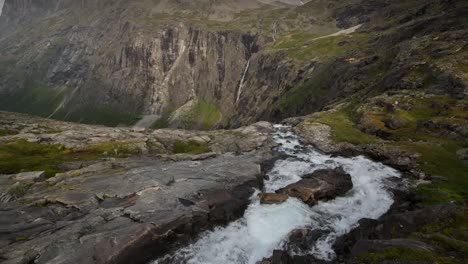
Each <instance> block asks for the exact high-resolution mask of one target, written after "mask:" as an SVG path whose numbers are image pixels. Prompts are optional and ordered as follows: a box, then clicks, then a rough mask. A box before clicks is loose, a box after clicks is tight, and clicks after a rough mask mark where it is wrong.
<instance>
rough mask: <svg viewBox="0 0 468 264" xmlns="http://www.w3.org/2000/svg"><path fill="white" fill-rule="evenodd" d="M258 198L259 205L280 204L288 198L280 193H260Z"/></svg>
mask: <svg viewBox="0 0 468 264" xmlns="http://www.w3.org/2000/svg"><path fill="white" fill-rule="evenodd" d="M258 196H259V197H260V203H261V204H281V203H284V202H286V200H288V196H287V195H286V194H281V193H261V194H259V195H258Z"/></svg>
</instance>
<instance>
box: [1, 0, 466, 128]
mask: <svg viewBox="0 0 468 264" xmlns="http://www.w3.org/2000/svg"><path fill="white" fill-rule="evenodd" d="M298 2H299V3H298ZM303 2H304V5H302V4H301V3H300V1H249V0H222V1H216V2H212V1H204V0H197V1H185V0H184V1H174V0H137V1H129V0H102V1H91V0H84V1H71V0H61V1H58V0H47V1H45V0H39V1H27V0H7V1H6V3H5V6H4V10H3V14H2V16H0V76H1V78H0V95H1V97H0V109H2V110H10V111H19V112H28V113H34V114H37V115H42V116H47V117H52V118H57V119H64V120H72V121H79V122H87V123H101V124H107V125H119V124H127V125H130V124H134V123H135V122H137V120H139V119H140V118H142V117H143V116H146V115H151V116H159V117H160V118H159V120H158V121H157V122H155V124H154V126H156V127H159V126H172V127H185V128H203V129H208V128H213V127H233V126H239V125H241V124H247V123H251V122H254V121H256V120H259V119H268V120H278V119H281V118H284V117H289V116H294V115H301V114H307V113H310V112H312V111H317V110H320V109H321V108H323V107H324V106H325V105H327V104H329V103H331V102H335V101H339V100H340V99H342V98H343V97H345V96H349V95H354V94H356V93H359V94H360V95H364V94H367V93H379V92H381V91H383V90H388V89H403V88H405V89H408V88H409V89H413V88H414V89H416V88H417V89H430V90H434V91H437V92H449V93H451V94H452V95H453V96H464V93H465V91H464V89H465V88H464V87H465V86H466V81H467V76H466V71H465V70H464V69H465V68H464V66H463V65H464V63H465V62H464V61H466V60H465V59H464V58H466V41H467V39H466V35H467V34H466V29H465V28H464V26H463V25H466V24H467V23H466V16H463V13H464V12H465V11H466V10H467V7H466V2H465V1H443V2H441V1H420V0H412V1H405V2H404V3H400V2H395V1H384V0H377V1H362V0H348V1H339V2H336V1H325V0H313V1H303ZM360 24H362V26H361V27H360V28H359V29H358V30H357V31H356V32H354V33H351V34H347V35H338V36H333V35H332V36H329V37H326V38H323V36H327V35H330V34H333V33H336V32H338V31H340V30H343V29H347V28H351V27H354V26H357V25H360ZM447 83H449V84H450V85H448V86H447V85H445V84H447Z"/></svg>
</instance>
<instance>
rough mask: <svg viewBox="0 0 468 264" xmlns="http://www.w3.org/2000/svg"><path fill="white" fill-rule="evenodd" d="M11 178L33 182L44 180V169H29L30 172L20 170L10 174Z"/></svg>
mask: <svg viewBox="0 0 468 264" xmlns="http://www.w3.org/2000/svg"><path fill="white" fill-rule="evenodd" d="M11 179H12V180H14V181H19V182H35V181H42V180H45V172H44V171H31V172H20V173H18V174H16V175H14V176H11Z"/></svg>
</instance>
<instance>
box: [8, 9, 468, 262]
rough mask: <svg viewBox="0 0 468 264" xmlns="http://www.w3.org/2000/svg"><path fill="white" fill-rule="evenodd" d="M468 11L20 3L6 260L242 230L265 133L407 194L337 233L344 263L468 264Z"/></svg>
mask: <svg viewBox="0 0 468 264" xmlns="http://www.w3.org/2000/svg"><path fill="white" fill-rule="evenodd" d="M0 2H1V1H0ZM466 13H468V3H467V2H466V1H461V0H460V1H456V0H443V1H440V0H431V1H422V0H410V1H389V0H372V1H364V0H346V1H326V0H310V1H295V0H280V1H274V0H271V1H270V0H257V1H253V0H221V1H205V0H195V1H193V0H192V1H188V0H178V1H176V0H133V1H130V0H100V1H94V0H83V1H72V0H47V1H46V0H35V1H30V0H5V4H4V6H3V10H2V14H1V16H0V110H6V111H11V112H0V174H1V175H0V202H1V203H0V227H1V228H0V234H1V237H0V245H1V248H2V249H1V250H0V261H6V262H7V263H8V261H9V262H11V263H31V262H32V261H36V262H38V263H67V261H68V263H75V262H76V261H77V260H78V259H79V260H80V261H82V262H92V261H95V262H98V263H128V262H129V260H132V261H134V262H136V263H143V262H145V261H147V260H149V259H151V258H153V257H155V256H157V255H161V254H165V253H167V252H171V250H173V249H177V248H180V246H182V245H185V244H186V243H187V242H189V241H191V239H193V238H194V237H195V235H197V234H198V233H199V232H201V231H204V230H207V229H210V228H212V227H213V226H218V225H223V224H225V223H227V222H229V221H232V220H234V219H236V218H238V217H239V216H241V215H242V213H243V211H244V210H245V208H246V206H247V204H248V203H249V201H248V199H247V198H248V197H249V196H250V195H251V193H252V187H256V188H259V187H261V185H262V182H263V181H262V176H264V173H263V172H264V171H265V170H267V169H268V168H269V166H270V164H269V163H271V160H270V158H272V155H273V154H274V152H272V150H271V148H272V146H273V144H272V138H273V135H272V131H273V130H272V125H271V124H270V123H268V122H258V121H259V120H267V121H269V122H282V123H284V124H289V125H291V126H292V130H293V131H294V132H295V133H296V134H298V135H299V136H300V138H301V140H302V141H303V142H304V143H306V144H311V145H313V146H314V147H315V148H317V149H319V150H321V151H322V152H324V153H329V154H331V155H340V156H356V155H365V156H368V157H370V158H372V159H374V160H377V161H381V162H382V163H384V164H387V165H390V166H392V167H393V168H396V169H398V170H399V171H401V172H402V174H403V181H396V182H395V186H396V185H398V186H399V185H402V184H403V183H408V184H407V187H408V188H406V189H405V191H402V190H401V189H398V188H396V187H395V186H390V187H389V188H390V189H392V192H393V196H394V198H395V203H394V205H393V206H392V208H391V209H390V211H389V212H388V213H387V214H385V215H384V216H382V217H381V218H379V219H362V220H361V221H360V222H359V225H358V226H356V228H355V229H354V230H353V231H351V232H350V233H349V234H347V235H344V236H342V237H340V238H339V239H338V240H337V243H335V245H334V250H335V251H336V252H337V254H338V258H337V259H336V261H338V262H340V263H342V262H346V263H389V262H391V263H466V261H467V259H466V256H467V255H468V253H467V248H468V247H467V243H468V240H467V236H466V233H467V227H466V223H467V214H466V201H467V195H468V193H467V191H466V190H467V188H468V182H467V175H468V154H467V153H468V141H467V139H468V102H467V99H466V96H467V94H468V88H467V83H468V75H467V73H468V70H467V62H468V57H467V56H468V54H467V43H468V34H467V33H468V32H467V28H466V25H467V24H468V21H467V20H468V17H467V16H466V15H465V14H466ZM12 112H22V113H29V114H34V115H36V117H34V116H30V115H26V114H18V113H12ZM37 116H42V117H48V118H50V119H46V118H40V117H37ZM54 119H55V120H54ZM57 119H58V120H64V121H75V122H77V123H67V122H62V121H57ZM80 123H91V124H100V125H108V126H114V127H104V126H100V125H85V124H80ZM135 124H136V125H135ZM132 125H135V126H134V127H131V126H132ZM115 126H120V127H115ZM148 126H151V127H152V128H162V129H156V130H154V129H144V127H148ZM176 128H185V129H189V130H179V129H176ZM221 128H232V130H219V129H221ZM216 129H218V130H216ZM276 158H278V157H274V159H276ZM274 159H273V160H274ZM303 181H304V180H303ZM304 182H307V181H304ZM311 186H312V187H311ZM311 186H309V187H310V188H309V189H314V188H315V185H313V184H311ZM393 187H395V188H393ZM309 189H306V190H305V192H308V191H310V190H309ZM348 189H349V188H346V189H343V190H342V192H346V190H348ZM315 191H317V190H315V189H314V192H315ZM320 191H321V190H319V193H320ZM329 191H330V192H331V193H335V191H336V190H334V189H331V190H329ZM312 193H313V192H312ZM313 195H314V193H313V194H312V196H313ZM267 198H268V199H271V201H273V202H272V203H277V202H278V201H279V202H281V201H283V202H284V200H285V199H288V198H287V195H284V194H280V195H274V194H273V196H272V197H264V199H267ZM328 198H333V197H328ZM328 198H327V199H328ZM155 200H158V201H161V203H160V204H158V205H157V207H156V208H155V207H154V201H155ZM314 202H315V200H314ZM168 208H176V209H175V210H168ZM169 211H170V212H169ZM309 231H310V230H305V229H304V230H295V231H294V232H292V234H291V236H290V237H289V242H290V243H298V244H299V245H300V246H304V245H306V244H310V242H311V241H312V242H313V241H316V240H317V236H318V234H317V233H316V232H309ZM129 234H130V235H129ZM289 242H288V243H289ZM158 245H159V246H160V247H159V248H160V251H158V252H151V253H149V251H148V248H155V247H157V246H158ZM161 245H165V246H164V247H163V246H161ZM262 263H271V264H273V263H274V264H276V263H321V261H320V260H317V259H316V258H314V257H313V256H309V255H307V254H306V255H304V256H291V255H289V253H288V252H285V251H281V250H279V251H275V252H274V253H273V255H272V257H271V258H266V259H264V260H263V262H262Z"/></svg>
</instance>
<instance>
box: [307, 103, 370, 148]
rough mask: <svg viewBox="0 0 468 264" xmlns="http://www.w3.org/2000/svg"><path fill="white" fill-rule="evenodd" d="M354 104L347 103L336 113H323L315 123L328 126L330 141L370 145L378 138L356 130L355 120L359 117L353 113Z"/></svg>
mask: <svg viewBox="0 0 468 264" xmlns="http://www.w3.org/2000/svg"><path fill="white" fill-rule="evenodd" d="M355 108H356V103H354V102H349V103H347V105H345V106H342V107H341V108H340V109H339V110H338V111H336V112H324V113H322V114H321V115H319V117H318V118H317V119H316V120H315V122H318V123H322V124H325V125H328V126H330V128H331V129H332V139H333V140H334V141H335V142H347V143H351V144H355V145H363V144H371V143H376V142H378V141H379V138H378V137H376V136H372V135H369V134H366V133H364V132H362V131H361V130H359V129H358V128H357V125H356V123H355V120H356V119H358V118H359V117H358V116H357V114H356V113H355V111H354V110H355Z"/></svg>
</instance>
